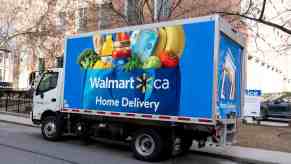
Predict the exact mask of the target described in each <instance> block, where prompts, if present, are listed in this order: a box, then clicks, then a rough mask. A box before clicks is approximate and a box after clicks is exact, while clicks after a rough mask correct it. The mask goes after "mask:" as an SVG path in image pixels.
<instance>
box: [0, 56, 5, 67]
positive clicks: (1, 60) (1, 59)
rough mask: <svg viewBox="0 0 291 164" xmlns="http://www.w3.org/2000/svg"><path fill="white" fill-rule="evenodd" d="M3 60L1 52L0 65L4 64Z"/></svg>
mask: <svg viewBox="0 0 291 164" xmlns="http://www.w3.org/2000/svg"><path fill="white" fill-rule="evenodd" d="M3 61H4V60H3V54H2V53H0V66H1V65H3V64H4V63H3Z"/></svg>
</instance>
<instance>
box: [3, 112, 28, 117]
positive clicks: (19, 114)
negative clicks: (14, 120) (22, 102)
mask: <svg viewBox="0 0 291 164" xmlns="http://www.w3.org/2000/svg"><path fill="white" fill-rule="evenodd" d="M0 114H4V115H10V116H17V117H23V118H29V114H22V113H12V112H4V111H0Z"/></svg>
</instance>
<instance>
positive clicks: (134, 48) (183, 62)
mask: <svg viewBox="0 0 291 164" xmlns="http://www.w3.org/2000/svg"><path fill="white" fill-rule="evenodd" d="M215 28H216V27H215V20H209V21H202V22H196V23H187V24H182V25H172V26H165V27H164V26H161V27H156V26H155V27H152V28H151V27H149V28H143V29H141V30H139V29H138V28H137V29H135V30H133V31H131V30H130V28H128V30H126V31H122V32H120V31H119V32H116V33H105V32H99V33H90V34H88V35H80V36H75V37H71V38H67V40H66V47H65V49H66V50H65V55H66V57H65V82H64V108H77V109H80V110H85V109H86V110H95V111H111V112H130V113H142V114H154V115H169V116H181V117H195V118H209V119H211V118H212V117H213V115H214V113H213V106H212V104H213V103H214V102H213V91H214V88H213V86H214V85H213V83H214V75H216V74H215V73H214V72H213V71H214V70H216V69H214V61H213V60H214V55H215V54H214V52H215V50H214V44H215V36H216V35H215ZM165 38H166V39H165ZM229 51H231V52H229ZM241 51H242V48H241V47H240V46H238V44H236V43H235V42H233V41H232V40H230V39H229V38H227V37H226V36H224V34H221V40H220V53H219V63H218V67H219V68H218V72H217V76H218V78H217V79H218V93H215V94H218V95H216V97H217V102H216V105H217V108H218V109H219V111H220V114H221V115H222V116H223V117H226V115H227V114H228V113H229V112H231V111H235V112H237V111H239V108H240V89H239V88H240V85H241V82H240V80H241V79H240V78H241V71H240V70H241V65H240V64H241V63H240V61H241V54H240V53H241ZM229 54H231V55H229ZM224 68H225V69H224ZM234 84H235V85H234ZM215 114H216V113H215Z"/></svg>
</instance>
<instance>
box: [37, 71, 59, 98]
mask: <svg viewBox="0 0 291 164" xmlns="http://www.w3.org/2000/svg"><path fill="white" fill-rule="evenodd" d="M57 83H58V72H48V73H45V74H44V75H43V77H42V79H41V81H40V83H39V85H38V88H37V93H43V92H47V91H49V90H52V89H54V88H56V87H57Z"/></svg>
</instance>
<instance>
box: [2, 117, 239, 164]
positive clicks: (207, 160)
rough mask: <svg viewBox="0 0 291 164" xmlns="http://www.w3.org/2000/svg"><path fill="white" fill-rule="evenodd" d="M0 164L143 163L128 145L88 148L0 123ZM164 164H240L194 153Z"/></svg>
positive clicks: (21, 127) (71, 141)
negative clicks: (136, 157)
mask: <svg viewBox="0 0 291 164" xmlns="http://www.w3.org/2000/svg"><path fill="white" fill-rule="evenodd" d="M0 161H1V162H0V163H3V164H4V163H5V164H103V163H105V164H130V163H134V164H142V163H147V162H142V161H138V160H136V159H134V158H133V156H132V154H131V152H130V150H129V147H128V146H126V145H120V144H112V143H104V142H101V141H97V142H95V143H93V144H91V145H84V144H83V143H82V142H81V141H79V140H77V139H74V138H71V139H66V140H64V141H61V142H49V141H45V140H44V139H43V138H42V136H41V133H40V129H38V128H33V127H26V126H20V125H15V124H9V123H3V122H0ZM161 163H164V164H175V163H177V164H188V163H191V164H237V163H239V162H234V161H230V160H227V159H222V158H215V157H213V156H207V155H201V154H196V153H193V152H190V153H189V154H188V155H185V156H182V157H177V158H175V159H171V160H168V161H164V162H161Z"/></svg>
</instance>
